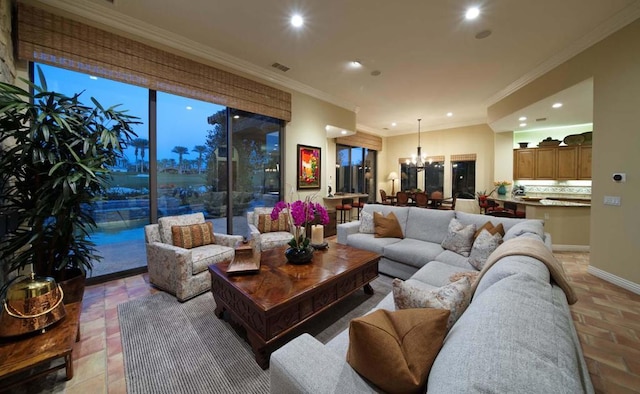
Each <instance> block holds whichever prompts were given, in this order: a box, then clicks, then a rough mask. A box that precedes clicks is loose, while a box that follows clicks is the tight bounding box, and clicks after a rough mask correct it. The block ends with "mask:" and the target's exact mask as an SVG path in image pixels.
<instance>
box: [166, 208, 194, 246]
mask: <svg viewBox="0 0 640 394" xmlns="http://www.w3.org/2000/svg"><path fill="white" fill-rule="evenodd" d="M198 223H204V214H203V213H202V212H196V213H190V214H186V215H177V216H165V217H161V218H160V219H158V231H160V240H161V241H162V243H165V244H169V245H173V235H172V233H171V227H172V226H186V225H188V224H198Z"/></svg>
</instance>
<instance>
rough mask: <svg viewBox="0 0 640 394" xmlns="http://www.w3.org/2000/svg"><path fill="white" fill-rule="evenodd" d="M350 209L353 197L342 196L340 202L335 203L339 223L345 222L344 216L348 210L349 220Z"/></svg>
mask: <svg viewBox="0 0 640 394" xmlns="http://www.w3.org/2000/svg"><path fill="white" fill-rule="evenodd" d="M352 209H353V198H343V199H342V201H341V202H340V204H338V205H336V211H339V212H340V223H344V222H345V217H346V213H347V212H349V221H351V210H352Z"/></svg>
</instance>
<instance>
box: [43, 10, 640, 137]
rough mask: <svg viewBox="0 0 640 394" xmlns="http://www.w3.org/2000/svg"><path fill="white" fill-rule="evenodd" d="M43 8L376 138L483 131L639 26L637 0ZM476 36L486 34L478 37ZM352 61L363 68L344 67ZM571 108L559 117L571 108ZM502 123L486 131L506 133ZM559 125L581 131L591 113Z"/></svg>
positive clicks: (584, 112)
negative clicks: (574, 62)
mask: <svg viewBox="0 0 640 394" xmlns="http://www.w3.org/2000/svg"><path fill="white" fill-rule="evenodd" d="M46 4H48V5H53V6H54V7H58V8H62V9H64V10H65V11H66V12H67V13H75V14H77V15H79V16H82V17H85V18H89V19H92V20H95V21H97V22H100V23H106V24H109V25H111V26H113V27H115V28H117V29H119V30H124V31H126V32H128V33H130V34H134V35H137V36H140V37H141V38H143V39H145V40H153V41H157V42H161V43H162V44H163V45H167V46H173V47H176V48H179V49H181V50H183V51H186V52H188V53H192V54H194V55H197V56H201V57H205V58H207V59H211V60H214V61H216V62H218V63H220V64H223V65H225V66H228V67H231V68H234V69H239V70H242V71H243V72H245V73H248V74H251V75H255V76H259V77H261V78H266V79H267V80H271V81H274V82H276V83H279V84H282V85H284V86H287V87H289V88H293V89H296V90H299V91H302V92H304V93H307V94H310V95H313V96H315V97H318V98H321V99H324V100H327V101H330V102H332V103H334V104H337V105H340V106H342V107H345V108H348V109H352V110H355V111H357V117H356V122H357V127H358V129H359V130H363V131H369V132H373V133H376V134H379V135H383V136H385V135H387V136H389V135H396V134H405V133H411V132H415V131H416V130H417V118H421V119H422V122H421V129H422V131H427V130H433V129H444V128H450V127H458V126H465V125H471V124H478V123H486V122H487V119H486V109H487V107H488V106H489V105H491V104H493V103H495V102H497V101H498V100H500V99H501V98H503V97H505V96H506V95H507V94H509V93H511V92H513V91H515V90H517V89H518V88H519V87H521V86H523V85H524V84H525V83H527V82H529V81H531V80H533V79H534V78H535V77H537V76H540V75H541V74H542V73H544V72H546V71H548V70H549V69H551V68H552V67H554V66H556V65H558V64H559V63H561V62H562V61H565V60H567V59H568V58H570V57H571V56H573V55H575V54H577V53H578V52H580V51H581V50H583V49H585V48H587V47H588V46H590V45H592V44H593V43H594V42H597V41H599V40H600V39H602V38H604V37H606V36H607V35H609V34H611V33H612V32H614V31H616V30H618V29H619V28H621V27H623V26H624V25H626V24H628V23H630V22H631V21H633V20H635V19H637V18H638V17H640V0H479V1H476V2H473V1H454V0H438V1H436V0H431V1H427V0H402V1H387V0H316V1H312V0H296V1H290V0H278V1H265V0H233V1H231V0H227V1H211V0H191V1H175V0H135V1H127V0H114V2H113V4H111V3H110V2H109V1H106V0H48V1H47V2H46ZM469 5H479V6H480V7H481V15H480V17H479V18H478V19H476V20H474V21H466V20H464V11H465V8H466V7H467V6H469ZM294 12H298V13H300V14H302V15H303V16H304V17H305V21H306V22H305V25H304V27H303V28H302V29H299V30H295V29H293V28H292V27H291V26H290V25H289V21H288V20H289V17H290V16H291V15H292V14H293V13H294ZM483 30H491V32H492V34H491V35H490V36H489V37H487V38H484V39H476V38H475V35H476V34H477V33H479V32H481V31H483ZM354 59H357V60H359V61H361V62H362V65H363V67H362V68H360V69H353V68H350V67H349V62H350V61H351V60H354ZM274 62H278V63H281V64H283V65H286V66H287V67H290V70H289V71H287V72H284V73H283V72H282V71H279V70H276V69H275V68H273V67H271V65H272V64H273V63H274ZM373 71H379V72H380V75H378V76H373V75H371V73H372V72H373ZM583 88H584V87H583ZM591 88H592V86H591ZM580 92H584V90H580ZM571 100H573V99H572V97H571V96H570V95H567V96H566V97H565V106H564V107H563V109H564V110H567V109H570V108H574V109H575V106H572V105H571ZM583 101H584V100H583ZM577 105H578V104H576V106H577ZM591 105H592V103H591ZM447 112H453V116H452V117H447V116H446V113H447ZM542 112H544V111H543V110H542V109H541V110H540V114H541V115H536V117H544V116H547V115H545V114H543V113H542ZM587 112H589V113H587ZM515 115H516V114H514V116H515ZM548 117H549V118H550V117H551V116H550V115H549V116H548ZM585 118H587V119H585ZM392 122H397V126H395V127H392V126H391V123H392ZM500 122H502V123H499V124H498V125H495V127H497V129H496V131H498V129H502V128H505V130H507V129H511V130H513V128H512V127H511V126H509V123H508V122H509V120H507V119H503V120H500ZM562 122H570V123H569V124H575V123H589V122H591V113H590V110H582V111H579V110H576V111H575V113H574V114H573V115H572V116H571V117H567V118H566V119H563V120H562ZM550 123H551V122H550ZM550 123H549V124H550ZM492 126H494V125H492ZM500 131H502V130H500Z"/></svg>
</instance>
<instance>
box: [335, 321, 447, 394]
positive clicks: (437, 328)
mask: <svg viewBox="0 0 640 394" xmlns="http://www.w3.org/2000/svg"><path fill="white" fill-rule="evenodd" d="M448 318H449V311H448V310H445V309H407V310H399V311H393V312H391V311H387V310H384V309H378V310H377V311H375V312H372V313H370V314H368V315H365V316H363V317H360V318H357V319H353V320H352V321H351V323H350V324H349V349H348V351H347V362H348V363H349V364H350V365H351V366H352V367H353V369H355V370H356V371H357V372H358V373H359V374H361V375H362V376H364V377H365V378H367V379H368V380H370V381H371V382H373V383H374V384H375V385H376V386H378V387H379V388H381V389H382V390H384V391H385V392H389V393H417V392H423V393H424V392H425V384H426V382H427V378H428V376H429V371H430V370H431V366H432V365H433V361H434V360H435V358H436V356H437V355H438V352H439V351H440V348H441V347H442V342H443V340H444V337H445V335H446V333H447V320H448Z"/></svg>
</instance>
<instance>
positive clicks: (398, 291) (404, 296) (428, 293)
mask: <svg viewBox="0 0 640 394" xmlns="http://www.w3.org/2000/svg"><path fill="white" fill-rule="evenodd" d="M470 299H471V280H470V279H469V278H468V277H464V278H461V279H459V280H457V281H455V282H453V283H449V284H447V285H444V286H442V287H438V288H436V289H433V290H425V289H421V288H419V287H416V286H413V285H411V284H410V283H407V282H405V281H402V280H400V279H397V278H396V279H394V280H393V301H394V302H395V304H396V308H397V309H410V308H438V309H448V310H450V311H451V315H450V316H449V322H448V324H447V329H449V328H451V326H453V325H454V324H455V322H456V321H457V320H458V318H459V317H460V316H461V315H462V313H463V312H464V311H465V309H467V306H468V305H469V301H470Z"/></svg>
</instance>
